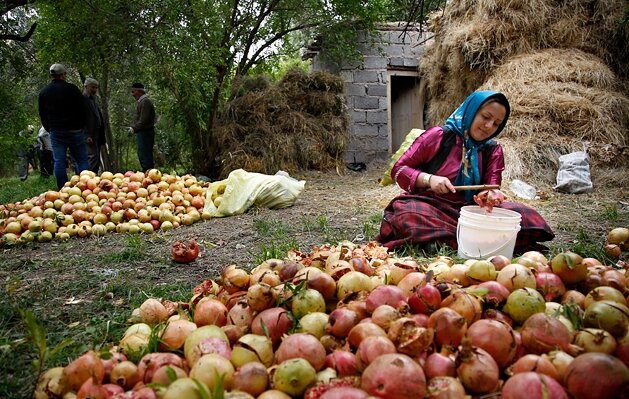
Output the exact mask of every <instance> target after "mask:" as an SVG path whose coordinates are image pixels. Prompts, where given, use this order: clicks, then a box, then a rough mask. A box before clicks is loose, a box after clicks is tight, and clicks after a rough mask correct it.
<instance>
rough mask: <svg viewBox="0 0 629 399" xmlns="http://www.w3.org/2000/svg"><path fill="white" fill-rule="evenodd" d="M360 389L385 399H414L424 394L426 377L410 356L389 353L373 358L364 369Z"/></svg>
mask: <svg viewBox="0 0 629 399" xmlns="http://www.w3.org/2000/svg"><path fill="white" fill-rule="evenodd" d="M360 387H361V389H363V390H364V391H365V392H367V393H368V394H370V395H374V396H377V397H380V398H387V399H416V398H423V397H424V396H425V395H426V377H425V376H424V371H423V370H422V368H421V367H420V366H419V364H417V362H415V361H414V360H413V359H411V358H410V357H408V356H406V355H404V354H401V353H389V354H385V355H382V356H379V357H377V358H375V359H374V360H373V361H372V362H371V363H370V364H369V366H367V368H366V369H365V371H364V372H363V375H362V380H361V385H360Z"/></svg>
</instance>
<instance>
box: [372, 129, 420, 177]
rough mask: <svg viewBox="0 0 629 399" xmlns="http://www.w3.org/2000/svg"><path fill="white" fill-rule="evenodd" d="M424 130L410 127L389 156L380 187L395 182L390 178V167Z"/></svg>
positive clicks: (391, 167)
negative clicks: (400, 142) (400, 143)
mask: <svg viewBox="0 0 629 399" xmlns="http://www.w3.org/2000/svg"><path fill="white" fill-rule="evenodd" d="M424 132H425V130H422V129H411V131H410V132H408V134H407V135H406V137H405V138H404V141H403V142H402V145H401V146H400V148H399V149H398V150H397V151H396V152H395V154H393V156H392V157H391V162H389V167H388V168H387V170H385V171H384V175H382V178H381V179H380V185H381V186H382V187H385V186H388V185H389V184H393V183H395V182H394V181H393V179H392V178H391V169H393V166H394V165H395V163H396V162H397V161H398V159H400V157H401V156H402V154H404V153H405V152H406V150H408V148H409V147H410V146H411V145H412V144H413V143H414V142H415V140H416V139H417V138H418V137H419V136H421V135H422V133H424Z"/></svg>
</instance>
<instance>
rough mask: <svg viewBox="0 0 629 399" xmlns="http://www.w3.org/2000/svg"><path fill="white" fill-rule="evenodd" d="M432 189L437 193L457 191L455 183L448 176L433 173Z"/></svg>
mask: <svg viewBox="0 0 629 399" xmlns="http://www.w3.org/2000/svg"><path fill="white" fill-rule="evenodd" d="M430 189H431V190H432V191H434V192H435V193H437V194H448V193H455V192H456V190H455V189H454V185H453V184H452V182H451V181H450V179H448V178H447V177H443V176H437V175H432V177H431V178H430Z"/></svg>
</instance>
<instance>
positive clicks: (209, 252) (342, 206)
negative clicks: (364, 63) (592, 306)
mask: <svg viewBox="0 0 629 399" xmlns="http://www.w3.org/2000/svg"><path fill="white" fill-rule="evenodd" d="M385 168H386V164H385V163H384V162H374V163H371V164H369V165H367V169H366V170H365V171H363V172H353V171H350V170H349V169H343V170H339V171H334V170H331V171H325V172H318V171H307V172H302V173H300V174H298V175H295V176H293V177H295V178H297V179H300V180H304V181H305V182H306V183H305V189H304V191H303V192H302V194H301V196H300V197H299V198H298V200H297V201H296V203H295V204H294V206H292V207H289V208H285V209H280V210H269V209H250V210H249V212H247V213H246V214H243V215H239V216H232V217H225V218H214V219H211V220H209V221H206V222H202V223H196V224H194V225H192V226H188V227H182V228H180V229H177V230H176V231H173V232H170V233H168V234H163V235H156V236H155V237H148V238H143V239H144V240H148V245H149V247H150V254H151V255H150V257H148V259H145V260H139V261H137V260H136V261H134V262H133V264H135V265H136V267H139V268H147V269H148V268H150V267H151V265H152V264H154V263H155V262H157V263H161V264H162V265H164V266H166V265H168V264H170V254H169V249H170V245H169V244H170V243H172V242H173V241H174V240H175V239H184V238H191V237H195V238H196V239H197V240H199V241H200V242H201V243H202V253H201V256H200V258H199V259H198V260H197V261H196V262H194V263H193V264H191V265H189V266H187V267H186V268H185V269H182V268H178V269H173V268H166V267H164V269H163V270H162V272H165V273H166V274H171V273H172V275H173V277H174V278H176V279H198V280H201V279H202V278H208V274H215V273H217V272H218V271H219V270H221V269H222V268H223V267H224V266H226V265H229V264H232V263H235V264H237V265H238V266H241V267H253V266H255V259H256V256H259V254H260V251H261V248H262V247H267V248H268V247H269V246H270V245H271V243H269V240H270V237H273V236H272V234H264V233H263V232H262V231H261V229H260V227H259V225H260V224H261V223H262V224H264V223H267V225H268V224H270V223H273V222H280V224H281V225H282V226H284V228H286V229H288V231H287V235H286V237H290V239H292V240H295V241H296V242H297V243H298V244H299V246H300V248H299V249H300V250H301V251H305V252H307V251H309V250H310V249H311V248H312V246H315V245H321V244H323V243H325V242H326V241H327V240H333V239H348V240H351V241H353V242H355V243H358V244H359V243H365V242H367V239H369V238H370V237H369V236H368V235H369V233H371V234H372V235H375V233H376V232H377V231H375V230H376V229H377V224H376V223H374V222H373V220H374V219H377V218H378V215H379V214H380V213H381V212H382V210H383V209H384V207H385V206H386V205H387V203H388V202H389V201H390V200H391V199H392V198H393V197H395V196H396V195H397V194H398V193H399V192H400V189H399V188H397V187H396V186H388V187H380V186H379V185H378V178H379V177H380V176H381V173H382V171H383V170H384V169H385ZM509 184H510V182H509V181H505V182H503V187H504V189H503V190H504V191H505V192H506V193H507V195H509V196H510V198H512V199H513V200H517V201H520V202H523V203H526V204H528V205H530V206H532V207H534V208H536V209H537V210H538V211H539V212H540V213H541V214H542V215H543V216H544V217H545V219H546V220H547V221H548V222H549V224H550V225H551V227H552V228H553V230H554V231H555V234H556V238H555V240H554V241H553V242H551V243H548V244H550V246H551V247H554V248H557V247H559V248H569V247H570V246H571V245H573V244H574V243H575V242H576V241H577V240H578V239H579V237H580V236H582V235H583V234H586V235H587V236H589V237H600V238H601V239H602V238H603V237H604V236H606V234H607V232H608V231H609V230H610V229H611V228H613V227H620V226H623V227H626V226H629V189H627V188H626V187H609V186H607V187H601V188H598V187H597V185H596V184H595V189H594V191H593V192H592V193H589V194H579V195H574V194H561V193H556V192H553V190H552V188H551V187H550V185H549V184H541V185H538V187H537V189H538V194H539V196H540V199H539V200H531V201H528V200H522V199H518V198H517V197H516V196H515V195H514V194H513V193H512V192H511V191H510V189H509ZM369 221H371V224H369ZM366 225H369V226H371V229H370V230H369V229H367V230H368V231H367V233H368V234H367V237H365V234H364V233H365V232H366V227H365V226H366ZM123 240H124V237H122V236H121V235H119V234H110V235H107V236H105V237H102V238H98V239H96V238H92V239H72V240H70V241H69V242H68V243H61V244H57V243H52V244H35V245H29V246H26V247H16V248H11V249H3V251H2V252H0V259H2V258H4V261H5V262H7V264H8V265H9V266H10V267H9V269H11V266H13V267H19V265H20V264H28V263H32V262H39V261H41V259H46V258H48V259H49V260H50V261H51V262H53V263H54V262H62V263H63V262H64V260H70V259H75V260H76V262H78V263H89V262H85V261H84V262H81V261H80V259H82V258H83V257H85V256H86V255H87V254H86V246H85V245H86V244H87V245H89V249H90V251H89V256H91V257H92V258H94V257H96V258H98V254H99V253H106V252H112V251H114V252H115V251H116V248H121V247H122V246H124V245H126V244H125V243H124V241H123ZM275 244H280V243H275ZM184 270H185V273H183V274H182V272H183V271H184ZM5 271H6V269H5ZM39 272H40V273H46V271H45V269H44V268H41V269H39ZM188 281H190V280H188Z"/></svg>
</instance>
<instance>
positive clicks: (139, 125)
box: [129, 83, 155, 171]
mask: <svg viewBox="0 0 629 399" xmlns="http://www.w3.org/2000/svg"><path fill="white" fill-rule="evenodd" d="M131 95H132V96H133V97H134V98H135V100H136V102H137V106H136V112H135V117H134V118H133V124H132V125H131V127H129V134H133V133H135V137H136V142H137V145H138V159H139V160H140V165H141V166H142V170H144V171H147V170H149V169H153V167H154V166H155V164H154V162H153V145H154V144H155V107H154V106H153V103H152V102H151V100H150V99H149V98H148V96H147V95H146V91H145V90H144V85H143V84H142V83H134V84H132V85H131Z"/></svg>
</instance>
